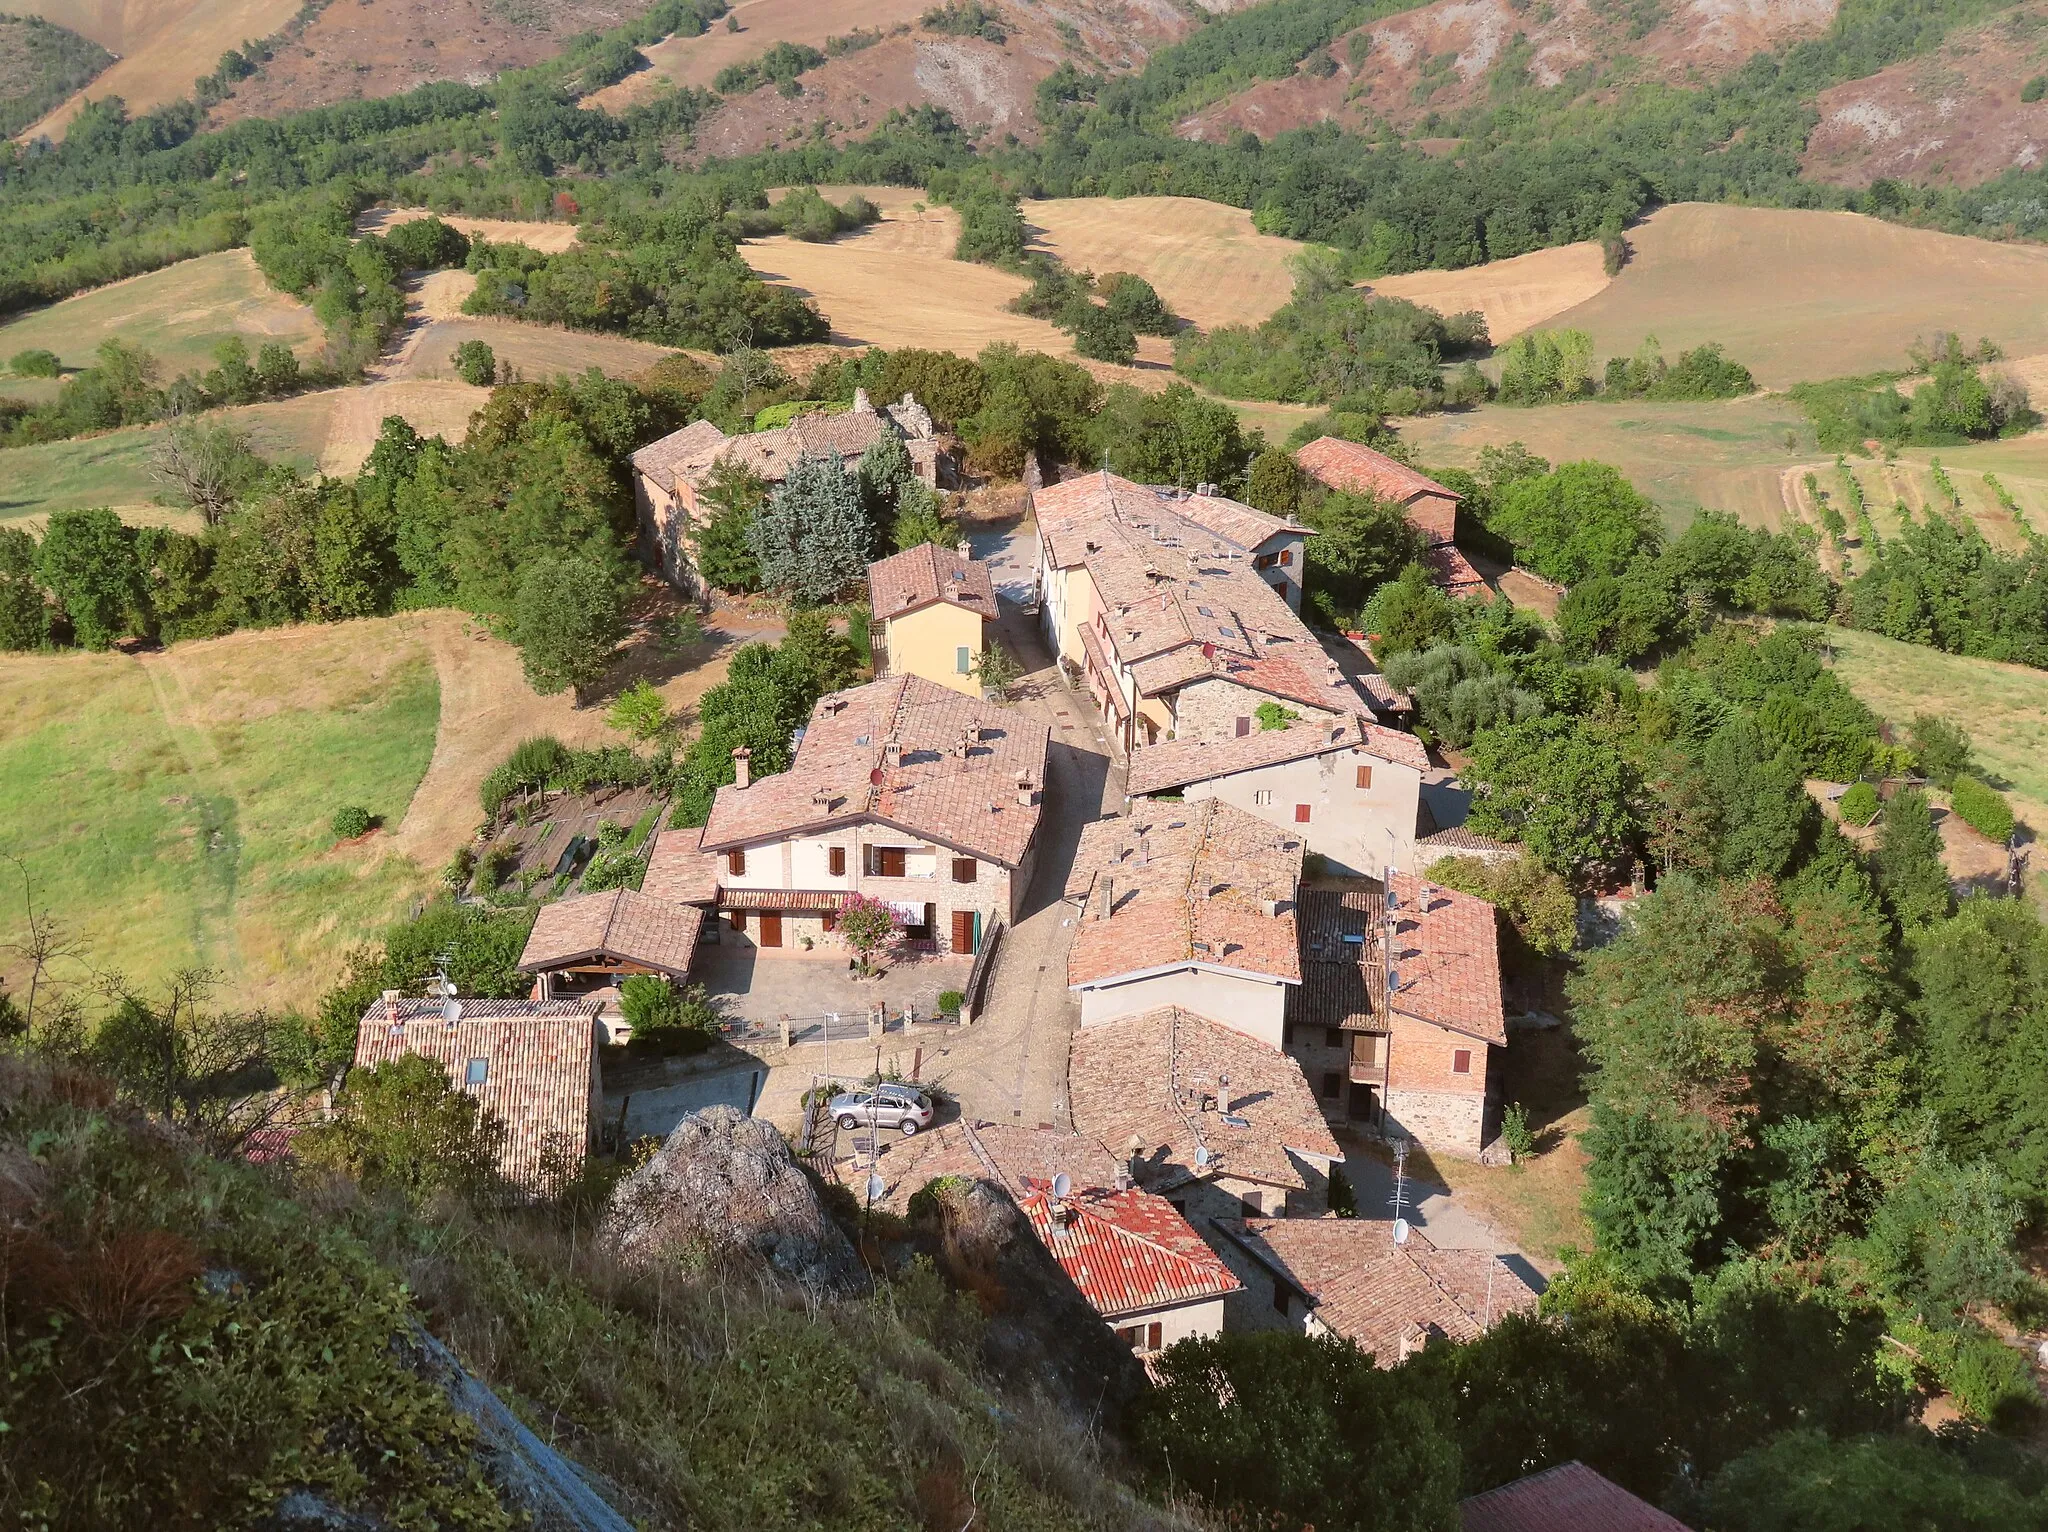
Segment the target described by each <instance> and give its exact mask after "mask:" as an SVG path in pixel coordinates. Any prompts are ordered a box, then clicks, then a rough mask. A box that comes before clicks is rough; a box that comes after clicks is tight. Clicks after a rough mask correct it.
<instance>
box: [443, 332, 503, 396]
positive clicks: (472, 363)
mask: <svg viewBox="0 0 2048 1532" xmlns="http://www.w3.org/2000/svg"><path fill="white" fill-rule="evenodd" d="M448 365H449V366H451V367H453V368H454V369H455V375H456V376H457V377H458V378H460V379H462V381H463V382H465V383H469V384H472V385H474V386H475V387H477V388H489V387H490V386H491V384H492V382H493V381H495V380H496V378H497V376H498V354H497V353H496V352H495V351H493V350H491V348H490V345H489V343H487V342H485V341H480V340H466V341H464V342H463V343H462V344H461V345H459V346H457V347H456V348H455V354H454V355H453V356H451V357H449V358H448Z"/></svg>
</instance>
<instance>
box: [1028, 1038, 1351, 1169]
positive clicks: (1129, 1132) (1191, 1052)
mask: <svg viewBox="0 0 2048 1532" xmlns="http://www.w3.org/2000/svg"><path fill="white" fill-rule="evenodd" d="M1225 1078H1228V1079H1229V1081H1230V1084H1229V1087H1228V1088H1227V1089H1225V1088H1224V1087H1223V1086H1222V1085H1221V1084H1220V1082H1221V1081H1222V1080H1223V1079H1225ZM1067 1094H1068V1100H1069V1102H1070V1104H1071V1107H1072V1110H1073V1114H1074V1126H1075V1128H1076V1129H1078V1130H1079V1131H1080V1132H1082V1133H1085V1134H1087V1135H1089V1136H1090V1137H1092V1138H1096V1139H1099V1140H1100V1141H1101V1142H1102V1143H1103V1144H1105V1145H1107V1146H1109V1147H1110V1148H1111V1149H1112V1150H1113V1151H1114V1152H1116V1153H1118V1154H1121V1153H1123V1152H1124V1149H1125V1147H1126V1146H1127V1145H1128V1144H1129V1142H1130V1140H1131V1139H1132V1138H1133V1137H1134V1136H1135V1137H1136V1138H1137V1140H1138V1142H1139V1145H1140V1153H1139V1156H1138V1158H1139V1162H1140V1163H1139V1166H1138V1181H1139V1184H1140V1185H1141V1186H1144V1187H1146V1188H1147V1189H1148V1190H1152V1191H1166V1190H1169V1189H1171V1188H1172V1187H1174V1186H1178V1185H1181V1184H1182V1183H1184V1182H1187V1181H1193V1180H1200V1179H1205V1178H1207V1177H1210V1176H1217V1175H1224V1176H1232V1177H1236V1178H1238V1179H1241V1180H1246V1181H1260V1182H1264V1183H1265V1184H1267V1185H1270V1186H1282V1187H1288V1188H1292V1189H1295V1190H1300V1189H1303V1188H1305V1187H1306V1186H1307V1184H1308V1182H1307V1180H1306V1179H1305V1178H1304V1177H1303V1175H1302V1173H1301V1171H1300V1169H1299V1168H1298V1167H1297V1166H1296V1165H1295V1163H1294V1160H1293V1158H1292V1156H1293V1155H1295V1154H1299V1155H1303V1156H1306V1157H1309V1158H1312V1159H1320V1160H1341V1159H1342V1158H1343V1157H1344V1156H1343V1151H1341V1150H1340V1149H1338V1147H1337V1141H1336V1140H1335V1139H1334V1138H1332V1137H1331V1136H1330V1129H1329V1125H1328V1124H1327V1123H1326V1122H1325V1121H1324V1120H1323V1114H1322V1110H1321V1108H1319V1107H1318V1106H1317V1105H1316V1098H1315V1093H1314V1092H1312V1091H1311V1090H1310V1089H1309V1088H1308V1081H1306V1080H1304V1079H1303V1078H1302V1075H1301V1066H1300V1065H1299V1064H1297V1063H1295V1061H1294V1060H1293V1059H1291V1058H1289V1057H1288V1056H1287V1055H1286V1054H1285V1053H1282V1052H1281V1051H1280V1050H1279V1049H1277V1048H1270V1047H1268V1046H1266V1044H1264V1043H1262V1042H1260V1041H1258V1039H1256V1038H1253V1037H1248V1036H1246V1035H1245V1034H1244V1033H1242V1032H1239V1031H1237V1030H1236V1029H1235V1028H1233V1027H1228V1026H1225V1025H1224V1024H1223V1023H1221V1022H1216V1021H1211V1020H1209V1018H1208V1017H1206V1016H1197V1015H1196V1014H1194V1012H1192V1011H1186V1010H1182V1009H1181V1008H1180V1007H1178V1006H1162V1007H1161V1008H1160V1009H1158V1010H1155V1011H1143V1012H1140V1013H1139V1014H1138V1015H1136V1016H1125V1017H1120V1018H1119V1019H1117V1020H1115V1021H1112V1022H1108V1023H1105V1024H1104V1025H1102V1026H1099V1027H1084V1028H1082V1029H1081V1030H1080V1031H1079V1032H1076V1033H1075V1034H1074V1040H1073V1044H1072V1046H1071V1049H1070V1051H1069V1053H1068V1059H1067ZM1224 1111H1229V1112H1232V1113H1233V1114H1234V1115H1236V1116H1238V1117H1240V1118H1241V1119H1242V1120H1243V1123H1244V1126H1242V1127H1239V1126H1235V1125H1233V1124H1230V1123H1226V1122H1224V1121H1223V1120H1222V1113H1223V1112H1224ZM1198 1148H1199V1149H1206V1150H1208V1151H1209V1155H1208V1163H1207V1164H1205V1165H1199V1166H1198V1165H1197V1164H1196V1163H1195V1158H1196V1156H1195V1151H1196V1150H1197V1149H1198Z"/></svg>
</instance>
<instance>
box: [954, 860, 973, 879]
mask: <svg viewBox="0 0 2048 1532" xmlns="http://www.w3.org/2000/svg"><path fill="white" fill-rule="evenodd" d="M975 866H976V863H975V860H974V858H973V857H971V856H956V857H954V858H953V881H954V882H955V883H972V882H973V881H974V869H975Z"/></svg>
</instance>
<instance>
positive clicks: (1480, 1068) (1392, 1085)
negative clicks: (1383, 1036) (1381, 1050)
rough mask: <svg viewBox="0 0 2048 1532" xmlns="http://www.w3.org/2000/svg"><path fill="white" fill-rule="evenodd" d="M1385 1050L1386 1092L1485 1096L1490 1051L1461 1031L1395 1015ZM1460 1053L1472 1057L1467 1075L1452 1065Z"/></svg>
mask: <svg viewBox="0 0 2048 1532" xmlns="http://www.w3.org/2000/svg"><path fill="white" fill-rule="evenodd" d="M1388 1047H1389V1048H1390V1049H1391V1054H1390V1057H1389V1060H1388V1067H1387V1088H1388V1089H1389V1090H1410V1091H1448V1092H1452V1093H1454V1094H1459V1095H1471V1096H1484V1095H1485V1094H1486V1071H1487V1066H1488V1064H1489V1063H1490V1062H1491V1060H1490V1058H1489V1054H1490V1053H1491V1052H1492V1050H1491V1049H1489V1048H1488V1047H1487V1046H1486V1044H1485V1043H1482V1042H1480V1041H1479V1040H1478V1039H1477V1038H1475V1037H1470V1036H1468V1035H1466V1034H1465V1033H1463V1032H1453V1031H1450V1030H1449V1029H1448V1028H1445V1027H1433V1026H1431V1025H1430V1024H1429V1023H1428V1022H1426V1021H1416V1020H1415V1019H1414V1018H1413V1017H1409V1016H1401V1015H1396V1016H1395V1017H1394V1021H1393V1027H1392V1029H1391V1032H1390V1041H1389V1043H1388ZM1460 1052H1467V1053H1470V1054H1471V1068H1470V1071H1469V1072H1468V1073H1465V1074H1459V1073H1457V1072H1456V1071H1455V1070H1454V1069H1453V1068H1452V1065H1453V1064H1454V1063H1455V1062H1456V1055H1457V1054H1458V1053H1460Z"/></svg>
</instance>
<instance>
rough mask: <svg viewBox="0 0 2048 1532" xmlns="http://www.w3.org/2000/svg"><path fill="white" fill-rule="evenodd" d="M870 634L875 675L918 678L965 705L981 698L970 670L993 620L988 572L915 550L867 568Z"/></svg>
mask: <svg viewBox="0 0 2048 1532" xmlns="http://www.w3.org/2000/svg"><path fill="white" fill-rule="evenodd" d="M868 609H869V610H870V611H872V612H873V613H874V622H875V625H876V626H877V627H879V628H880V630H881V631H880V632H879V633H876V632H874V630H873V629H870V634H869V636H870V639H871V641H872V640H876V639H879V641H880V642H879V647H880V648H881V649H882V650H883V651H884V652H883V654H881V655H877V656H876V669H877V670H878V671H879V670H883V669H886V670H888V671H889V672H890V673H891V674H894V675H913V676H923V677H924V678H925V679H926V680H927V681H933V682H936V683H937V684H938V685H940V686H945V687H950V688H951V689H952V690H954V691H956V692H962V693H964V694H966V695H967V696H969V697H979V696H980V695H981V682H980V681H979V680H978V679H977V678H976V674H975V669H976V666H977V665H978V664H979V662H980V660H981V652H982V649H983V648H984V646H985V645H986V644H987V642H988V639H987V632H988V628H989V625H990V624H991V623H993V622H994V621H995V620H996V591H995V586H994V585H993V584H992V583H991V582H990V580H989V577H988V566H987V565H986V564H983V563H981V562H980V561H979V560H976V559H972V558H969V557H968V555H967V545H966V544H965V543H962V544H961V545H960V549H959V551H958V552H953V551H951V550H948V549H945V548H939V547H935V546H934V545H933V544H931V543H919V544H918V545H917V546H916V547H915V548H906V549H905V550H904V551H903V552H901V553H896V554H891V555H890V556H889V557H888V558H885V559H881V560H878V561H877V562H875V563H873V564H870V565H868Z"/></svg>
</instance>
